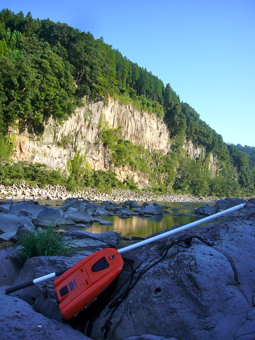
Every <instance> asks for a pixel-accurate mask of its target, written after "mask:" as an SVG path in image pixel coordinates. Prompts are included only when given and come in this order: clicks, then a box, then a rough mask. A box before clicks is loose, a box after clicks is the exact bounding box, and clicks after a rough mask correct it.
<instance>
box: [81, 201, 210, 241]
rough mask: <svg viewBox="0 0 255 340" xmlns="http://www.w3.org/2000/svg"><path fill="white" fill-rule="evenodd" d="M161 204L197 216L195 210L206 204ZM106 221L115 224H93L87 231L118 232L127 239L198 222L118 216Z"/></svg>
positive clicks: (169, 217)
mask: <svg viewBox="0 0 255 340" xmlns="http://www.w3.org/2000/svg"><path fill="white" fill-rule="evenodd" d="M161 204H165V205H167V206H168V207H169V208H168V211H170V212H171V213H174V212H172V211H171V209H172V208H177V209H178V208H179V209H178V212H177V213H178V214H190V215H191V214H195V208H197V207H200V206H202V205H203V204H204V203H170V202H164V203H162V202H161ZM103 219H104V220H108V221H111V222H113V225H111V226H101V225H99V224H93V226H92V227H90V228H87V229H86V230H87V231H90V232H92V233H102V232H105V231H116V232H118V233H120V234H121V235H122V236H125V237H131V236H136V237H147V236H149V235H151V234H154V233H157V232H159V231H162V230H165V229H170V228H172V227H173V226H177V225H184V224H188V223H191V222H194V221H197V219H198V218H197V217H195V216H180V215H178V216H174V215H165V216H154V217H151V218H142V217H139V216H134V217H133V218H128V219H120V218H119V217H118V216H113V217H104V218H103Z"/></svg>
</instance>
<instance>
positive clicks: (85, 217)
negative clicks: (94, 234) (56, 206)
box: [63, 210, 94, 223]
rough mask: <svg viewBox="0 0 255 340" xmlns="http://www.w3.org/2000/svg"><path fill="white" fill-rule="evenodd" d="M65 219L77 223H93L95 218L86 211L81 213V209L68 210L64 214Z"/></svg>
mask: <svg viewBox="0 0 255 340" xmlns="http://www.w3.org/2000/svg"><path fill="white" fill-rule="evenodd" d="M63 218H64V219H69V220H71V221H73V222H75V223H93V222H94V220H93V218H92V217H91V216H90V215H89V214H86V213H81V212H79V211H70V210H68V211H66V212H64V214H63Z"/></svg>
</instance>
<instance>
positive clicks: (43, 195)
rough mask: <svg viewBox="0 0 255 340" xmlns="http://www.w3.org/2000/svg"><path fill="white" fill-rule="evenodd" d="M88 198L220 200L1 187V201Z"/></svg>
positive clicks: (95, 191) (188, 196) (119, 191)
mask: <svg viewBox="0 0 255 340" xmlns="http://www.w3.org/2000/svg"><path fill="white" fill-rule="evenodd" d="M70 197H72V198H86V199H89V200H91V201H111V202H124V201H127V200H136V201H140V202H145V201H147V202H152V201H157V202H214V201H215V202H216V201H217V199H218V198H215V197H214V198H213V197H207V198H205V197H195V196H191V195H185V194H179V195H176V194H166V195H156V194H152V193H148V192H137V191H132V190H119V189H114V190H112V191H111V192H107V193H106V192H102V191H101V192H100V191H99V190H97V189H86V190H77V191H75V192H70V191H67V190H66V188H65V187H61V186H51V185H47V186H46V187H45V188H39V187H33V188H32V187H31V188H29V187H27V186H26V185H25V184H21V185H20V186H16V185H12V186H10V187H6V186H4V185H0V199H12V200H15V201H19V200H31V199H33V200H45V199H48V200H66V199H67V198H70Z"/></svg>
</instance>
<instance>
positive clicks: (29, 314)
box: [0, 287, 90, 340]
mask: <svg viewBox="0 0 255 340" xmlns="http://www.w3.org/2000/svg"><path fill="white" fill-rule="evenodd" d="M0 300H1V304H0V329H1V332H0V339H1V340H14V339H19V340H28V339H33V340H42V339H44V340H52V339H56V340H70V339H72V340H89V339H90V338H88V337H87V336H86V335H84V334H82V333H80V332H79V331H78V330H75V329H73V328H71V327H70V326H69V325H68V324H64V323H62V322H60V321H56V320H50V319H48V318H46V317H45V316H43V315H42V314H40V313H37V312H35V311H34V310H33V309H32V307H31V306H30V305H29V304H27V303H26V302H25V301H23V300H21V299H19V298H17V297H14V296H10V295H6V294H5V290H4V287H0Z"/></svg>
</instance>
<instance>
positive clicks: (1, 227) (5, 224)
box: [0, 214, 34, 241]
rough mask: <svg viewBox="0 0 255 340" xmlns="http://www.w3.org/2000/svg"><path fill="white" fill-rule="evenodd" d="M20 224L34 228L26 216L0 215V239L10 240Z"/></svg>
mask: <svg viewBox="0 0 255 340" xmlns="http://www.w3.org/2000/svg"><path fill="white" fill-rule="evenodd" d="M20 225H26V226H28V227H31V228H34V225H33V223H32V222H31V221H30V219H29V218H27V217H23V216H19V217H18V216H15V215H12V214H2V215H0V232H1V234H0V239H2V240H5V241H11V240H12V238H13V237H14V236H15V235H16V232H17V230H18V227H19V226H20Z"/></svg>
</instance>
